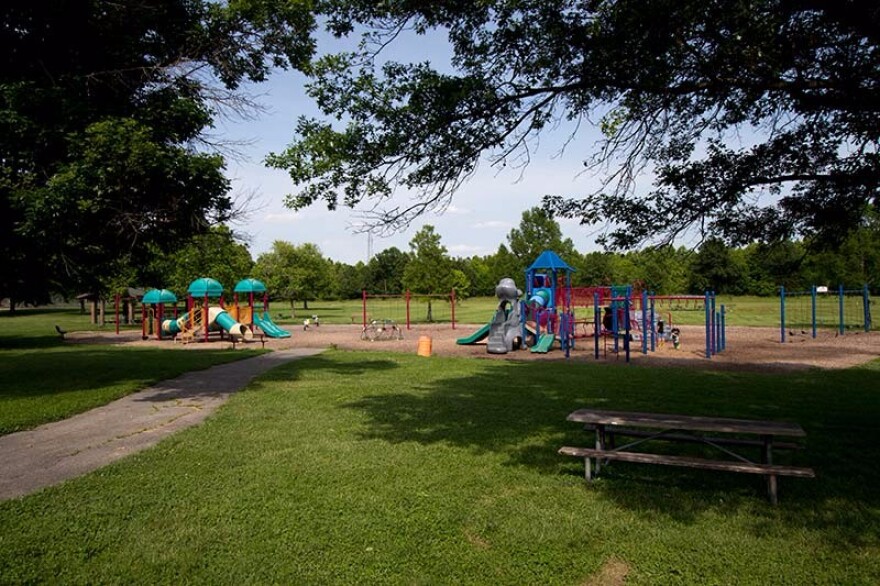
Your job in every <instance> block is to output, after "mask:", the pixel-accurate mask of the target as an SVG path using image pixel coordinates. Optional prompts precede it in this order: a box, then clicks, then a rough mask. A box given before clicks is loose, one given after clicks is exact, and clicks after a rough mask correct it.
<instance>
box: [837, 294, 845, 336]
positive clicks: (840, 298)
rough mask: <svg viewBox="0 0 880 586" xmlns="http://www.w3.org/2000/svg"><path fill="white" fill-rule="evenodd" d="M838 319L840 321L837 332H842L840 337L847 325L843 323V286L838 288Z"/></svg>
mask: <svg viewBox="0 0 880 586" xmlns="http://www.w3.org/2000/svg"><path fill="white" fill-rule="evenodd" d="M837 317H838V321H839V324H838V326H837V331H838V332H840V335H841V336H842V335H843V334H844V327H845V325H846V324H845V323H844V321H843V285H838V286H837Z"/></svg>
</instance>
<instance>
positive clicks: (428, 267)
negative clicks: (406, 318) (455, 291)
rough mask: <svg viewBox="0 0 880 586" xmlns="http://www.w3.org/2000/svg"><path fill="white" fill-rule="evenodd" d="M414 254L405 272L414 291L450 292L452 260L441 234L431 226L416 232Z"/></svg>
mask: <svg viewBox="0 0 880 586" xmlns="http://www.w3.org/2000/svg"><path fill="white" fill-rule="evenodd" d="M409 246H410V249H411V257H410V261H409V263H408V264H407V265H406V269H405V270H404V272H403V285H404V287H406V288H407V289H409V290H410V291H412V292H413V293H428V294H437V293H446V292H448V291H451V290H452V287H453V286H454V284H455V283H454V280H453V276H452V261H451V259H450V258H449V256H448V255H447V251H446V247H445V246H443V245H442V244H441V243H440V235H439V234H437V233H436V232H435V231H434V227H433V226H431V225H425V226H424V227H423V228H422V229H421V230H419V231H418V232H416V233H415V235H414V236H413V237H412V240H410V243H409Z"/></svg>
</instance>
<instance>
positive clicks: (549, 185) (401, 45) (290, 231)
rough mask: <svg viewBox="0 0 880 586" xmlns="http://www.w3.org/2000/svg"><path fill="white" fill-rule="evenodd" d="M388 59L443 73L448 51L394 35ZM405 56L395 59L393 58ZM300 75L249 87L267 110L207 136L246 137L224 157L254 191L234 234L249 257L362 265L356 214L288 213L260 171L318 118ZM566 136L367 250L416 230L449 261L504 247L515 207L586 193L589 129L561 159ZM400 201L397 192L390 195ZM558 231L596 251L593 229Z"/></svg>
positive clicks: (592, 181) (485, 168) (433, 40)
mask: <svg viewBox="0 0 880 586" xmlns="http://www.w3.org/2000/svg"><path fill="white" fill-rule="evenodd" d="M328 47H329V48H330V49H334V50H335V49H338V48H339V44H338V42H337V41H332V40H328V39H327V38H326V37H324V36H321V37H319V48H320V49H321V50H324V49H327V48H328ZM387 55H388V58H393V59H398V60H403V58H405V59H407V60H411V61H419V62H421V61H431V62H432V64H436V65H437V66H438V67H440V68H441V69H442V68H446V67H448V49H447V47H446V45H445V41H444V39H443V38H441V37H440V36H439V35H429V36H428V37H417V38H416V37H409V38H403V39H398V41H397V43H396V44H395V45H393V49H392V52H389V53H388V54H387ZM402 56H404V57H402ZM304 81H305V79H304V77H303V76H302V75H300V74H299V73H297V72H279V73H276V74H275V75H274V76H273V77H271V78H270V80H269V81H268V82H266V83H263V84H260V85H257V86H254V87H253V88H252V89H251V91H252V93H254V94H256V96H257V99H258V101H259V102H260V103H261V104H262V105H263V106H264V107H265V108H266V109H267V110H268V111H267V112H266V113H265V114H263V115H261V116H259V118H258V119H256V120H244V121H242V120H222V121H220V122H219V123H218V125H217V127H216V128H215V130H214V134H215V137H219V138H222V139H226V140H231V141H250V142H249V144H247V145H246V146H243V147H239V149H238V150H239V151H240V152H241V153H242V154H243V155H244V159H243V160H229V161H228V169H227V171H228V176H229V177H230V178H231V179H232V181H233V189H234V191H235V192H236V193H238V194H246V193H251V192H253V193H255V194H256V196H257V197H256V201H255V202H254V203H255V206H254V211H253V212H252V213H251V214H250V216H249V218H247V220H246V221H244V222H241V223H239V224H237V225H235V226H234V228H235V229H236V230H237V231H239V232H243V233H245V234H247V235H248V236H249V238H250V241H249V246H250V250H251V254H252V255H253V256H254V258H256V257H257V256H258V255H259V254H260V253H262V252H266V251H267V250H269V249H270V248H271V246H272V242H274V241H275V240H286V241H288V242H292V243H294V244H302V243H305V242H312V243H314V244H317V245H318V246H319V247H320V249H321V251H322V252H323V253H324V255H325V256H327V257H329V258H332V259H333V260H337V261H342V262H347V263H351V264H354V263H356V262H358V261H366V260H367V253H368V237H367V235H366V234H357V233H355V231H354V229H353V225H354V224H356V223H358V222H359V216H358V214H357V212H356V211H352V210H349V209H348V208H339V209H337V210H336V211H333V212H330V211H328V210H327V209H326V208H325V207H324V206H322V205H321V204H320V203H319V204H316V205H314V206H312V207H310V208H308V209H305V210H301V211H298V212H293V211H292V210H289V209H287V208H286V207H285V206H284V197H285V195H286V194H288V193H291V192H292V191H294V186H293V184H292V182H291V181H290V178H289V177H288V176H287V174H286V173H285V172H284V171H279V170H276V169H269V168H266V167H265V165H264V164H263V159H264V158H265V156H266V155H267V154H268V153H270V152H279V151H281V150H283V149H284V148H285V147H286V146H287V145H288V144H289V143H290V142H291V141H292V140H293V138H294V135H293V131H294V127H295V124H296V119H297V118H298V117H299V116H301V115H307V116H313V115H314V116H317V115H319V112H318V111H317V110H316V109H315V108H314V106H313V105H312V104H311V102H310V100H309V98H307V97H306V96H305V92H304V90H303V83H304ZM570 132H571V128H570V127H561V128H559V129H558V130H556V131H552V132H546V133H545V134H543V135H542V136H541V139H540V144H538V145H536V151H535V152H533V153H532V156H531V163H530V164H529V165H528V167H527V168H525V170H523V171H520V170H516V169H509V168H508V169H504V170H501V171H500V172H499V171H498V170H497V169H495V168H493V167H491V166H490V164H489V162H488V161H486V160H484V161H482V162H481V163H480V165H479V168H478V170H477V172H476V173H475V174H474V176H473V177H472V178H471V179H470V180H469V181H467V182H466V183H465V184H464V185H463V187H462V188H461V189H460V190H459V192H458V194H457V195H456V196H455V198H454V200H453V202H452V205H450V206H449V208H448V209H447V210H446V211H445V213H443V214H442V215H436V214H427V215H425V216H423V217H422V218H421V219H420V220H418V221H416V222H414V223H413V224H412V225H411V226H410V228H409V229H408V230H406V231H404V232H401V233H398V234H395V235H393V236H390V237H385V238H379V237H373V239H372V252H373V254H375V253H377V252H379V251H381V250H383V249H385V248H388V247H391V246H396V247H398V248H400V249H401V250H408V249H409V246H408V244H409V241H410V239H411V238H412V236H413V234H415V232H416V231H417V230H418V229H419V228H421V227H422V226H423V225H424V224H431V225H433V226H435V228H436V229H437V231H438V233H439V234H440V235H441V236H442V242H443V245H444V246H446V248H447V249H448V250H449V252H450V254H452V255H453V256H470V255H474V254H479V255H483V254H491V253H493V252H495V250H497V248H498V245H499V244H500V243H502V242H506V237H507V234H508V232H509V231H510V229H511V228H513V227H515V226H517V225H518V224H519V221H520V218H521V216H522V213H523V211H525V210H527V209H529V208H531V207H534V206H536V205H539V204H540V200H541V196H542V195H543V194H546V193H553V194H561V195H567V196H572V195H578V194H581V193H585V192H587V191H589V190H591V189H595V187H596V186H597V184H598V180H597V179H596V178H594V177H591V176H589V175H586V174H584V173H582V172H583V169H584V167H583V160H584V159H585V158H586V157H587V156H588V155H589V153H590V152H591V151H592V150H593V148H594V143H595V141H596V140H597V139H598V137H599V135H598V132H597V131H596V130H595V129H594V128H592V127H590V126H589V125H586V124H584V125H582V127H581V129H580V132H579V134H578V137H577V140H576V141H573V142H571V143H570V144H568V145H567V147H566V148H565V151H564V152H563V153H562V154H560V152H559V151H560V148H561V146H562V145H563V143H564V142H565V140H566V139H567V138H568V135H569V134H570ZM398 197H400V198H401V200H404V199H405V198H406V196H405V195H401V196H398ZM560 225H561V226H562V230H563V233H564V234H565V235H566V236H568V237H570V238H571V239H572V240H573V241H574V243H575V246H576V247H577V248H578V249H579V250H581V251H587V250H596V246H595V243H594V239H595V236H596V233H595V231H594V230H591V229H587V228H584V227H582V226H579V225H578V224H577V223H576V222H573V221H566V220H562V221H560Z"/></svg>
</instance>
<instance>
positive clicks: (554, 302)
mask: <svg viewBox="0 0 880 586" xmlns="http://www.w3.org/2000/svg"><path fill="white" fill-rule="evenodd" d="M573 272H574V269H573V268H571V267H570V266H568V264H566V263H565V261H564V260H562V259H561V258H559V255H558V254H556V253H555V252H553V251H552V250H545V251H544V252H542V253H541V254H540V255H539V256H538V258H537V259H535V262H533V263H532V265H531V266H530V267H529V268H528V269H526V299H527V301H526V306H525V312H524V313H525V315H524V319H523V325H522V339H523V340H524V341H525V343H526V344H528V338H527V334H528V331H527V329H526V325H527V324H534V330H535V339H536V341H535V344H534V345H533V346H532V347H531V348H530V351H532V352H537V353H546V352H547V351H549V350H550V349H551V348H552V346H553V344H554V342H555V341H556V340H559V343H560V346H561V347H562V350H563V351H565V356H566V358H567V357H568V356H569V355H570V353H571V349H572V347H573V346H574V335H573V330H574V329H573V327H572V326H573V323H574V314H573V313H572V311H571V274H572V273H573ZM560 285H561V286H560Z"/></svg>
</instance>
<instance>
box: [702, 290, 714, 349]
mask: <svg viewBox="0 0 880 586" xmlns="http://www.w3.org/2000/svg"><path fill="white" fill-rule="evenodd" d="M703 306H704V308H705V313H706V358H712V318H711V313H710V312H711V311H712V305H711V304H710V303H709V292H708V291H706V294H705V297H704V301H703Z"/></svg>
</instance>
